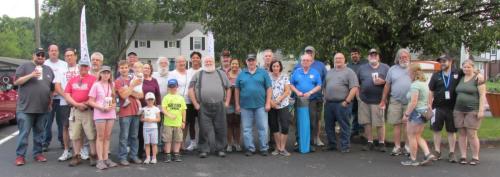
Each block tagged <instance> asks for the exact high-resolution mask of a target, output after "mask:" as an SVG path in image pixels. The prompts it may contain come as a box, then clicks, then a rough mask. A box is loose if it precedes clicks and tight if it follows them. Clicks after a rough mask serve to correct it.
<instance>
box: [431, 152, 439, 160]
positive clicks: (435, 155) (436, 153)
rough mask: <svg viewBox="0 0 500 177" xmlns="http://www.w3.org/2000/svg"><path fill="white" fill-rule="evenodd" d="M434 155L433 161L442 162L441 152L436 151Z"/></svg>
mask: <svg viewBox="0 0 500 177" xmlns="http://www.w3.org/2000/svg"><path fill="white" fill-rule="evenodd" d="M433 154H434V159H432V160H434V161H436V160H441V152H439V151H434V153H433Z"/></svg>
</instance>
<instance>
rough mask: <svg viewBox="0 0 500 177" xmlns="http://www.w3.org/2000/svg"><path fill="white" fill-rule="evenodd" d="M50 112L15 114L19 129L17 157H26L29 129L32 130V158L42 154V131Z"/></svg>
mask: <svg viewBox="0 0 500 177" xmlns="http://www.w3.org/2000/svg"><path fill="white" fill-rule="evenodd" d="M49 114H50V112H47V113H22V112H17V113H16V120H17V128H18V129H19V136H18V137H17V147H16V155H17V156H23V157H25V156H26V151H27V148H28V138H29V135H30V131H31V129H33V156H36V155H38V154H41V153H42V143H43V132H44V131H43V129H44V125H45V122H46V119H47V117H48V116H49Z"/></svg>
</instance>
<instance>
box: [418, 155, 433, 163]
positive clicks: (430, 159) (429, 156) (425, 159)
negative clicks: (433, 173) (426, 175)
mask: <svg viewBox="0 0 500 177" xmlns="http://www.w3.org/2000/svg"><path fill="white" fill-rule="evenodd" d="M434 159H436V157H435V156H434V155H433V154H432V153H429V154H428V155H426V156H425V158H424V161H422V162H421V163H420V164H421V165H428V164H429V163H431V162H432V161H433V160H434Z"/></svg>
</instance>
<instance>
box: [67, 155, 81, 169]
mask: <svg viewBox="0 0 500 177" xmlns="http://www.w3.org/2000/svg"><path fill="white" fill-rule="evenodd" d="M81 161H82V158H81V156H80V154H76V155H74V156H73V158H71V161H69V166H70V167H75V166H77V165H79V164H80V163H82V162H81Z"/></svg>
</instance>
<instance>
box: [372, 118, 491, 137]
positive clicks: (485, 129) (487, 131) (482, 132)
mask: <svg viewBox="0 0 500 177" xmlns="http://www.w3.org/2000/svg"><path fill="white" fill-rule="evenodd" d="M374 135H375V134H374ZM442 135H443V138H442V139H443V140H446V131H445V130H444V129H443V131H442ZM385 137H386V139H387V141H391V142H392V139H393V138H392V137H393V134H392V126H391V125H389V124H387V125H386V135H385ZM424 138H425V139H426V140H427V141H432V131H431V130H430V129H429V123H427V124H426V128H425V131H424ZM479 139H480V140H500V118H493V117H486V118H484V119H483V121H482V122H481V127H480V128H479Z"/></svg>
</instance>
